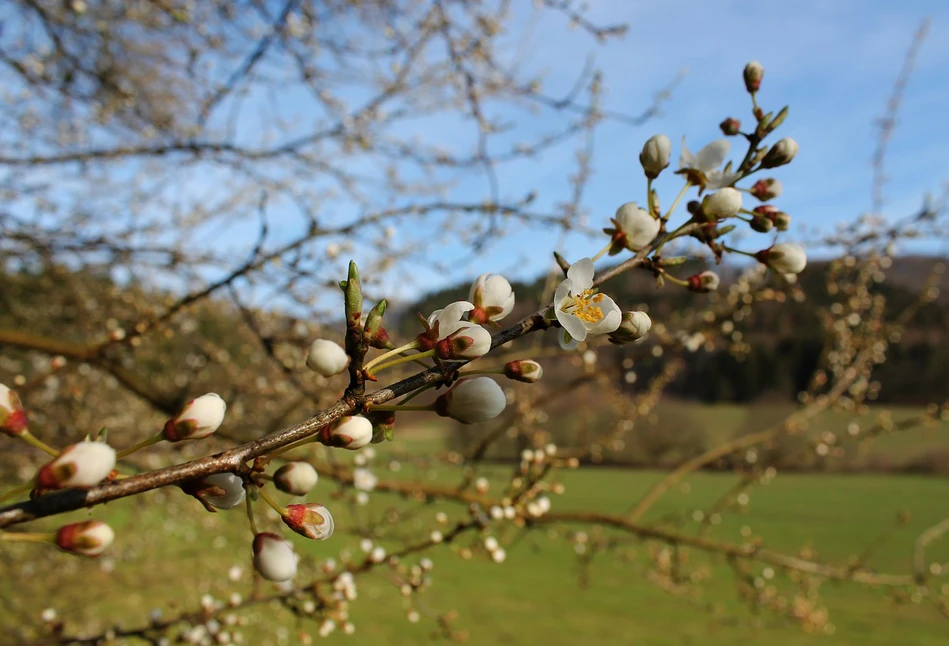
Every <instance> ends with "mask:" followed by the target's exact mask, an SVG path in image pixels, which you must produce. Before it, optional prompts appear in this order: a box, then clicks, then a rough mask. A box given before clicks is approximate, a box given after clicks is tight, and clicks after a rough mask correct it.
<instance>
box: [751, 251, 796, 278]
mask: <svg viewBox="0 0 949 646" xmlns="http://www.w3.org/2000/svg"><path fill="white" fill-rule="evenodd" d="M755 258H757V259H758V262H761V263H763V264H765V265H767V266H768V267H770V268H771V269H773V270H775V271H776V272H778V273H779V274H799V273H801V272H802V271H804V267H806V266H807V253H806V252H805V251H804V248H803V247H801V246H800V245H796V244H790V243H781V244H776V245H773V246H771V247H769V248H767V249H763V250H762V251H759V252H758V253H756V254H755Z"/></svg>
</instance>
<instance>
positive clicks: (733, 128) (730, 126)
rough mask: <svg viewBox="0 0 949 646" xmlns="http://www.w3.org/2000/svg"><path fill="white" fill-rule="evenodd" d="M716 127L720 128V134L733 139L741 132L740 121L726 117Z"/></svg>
mask: <svg viewBox="0 0 949 646" xmlns="http://www.w3.org/2000/svg"><path fill="white" fill-rule="evenodd" d="M718 127H719V128H721V130H722V133H724V134H725V135H726V136H728V137H734V136H735V135H737V134H739V133H740V132H741V121H739V120H738V119H735V118H733V117H728V118H727V119H725V120H724V121H722V122H721V123H720V124H718Z"/></svg>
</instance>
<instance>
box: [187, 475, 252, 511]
mask: <svg viewBox="0 0 949 646" xmlns="http://www.w3.org/2000/svg"><path fill="white" fill-rule="evenodd" d="M180 486H181V490H182V491H184V492H185V493H186V494H188V495H189V496H194V497H195V498H197V499H198V501H199V502H200V503H201V504H202V505H204V508H205V509H207V510H208V511H210V512H214V511H217V510H218V509H224V510H227V509H233V508H234V507H237V506H238V505H239V504H241V503H242V502H244V496H245V495H246V492H245V491H244V481H243V480H241V479H240V478H239V477H238V476H236V475H234V474H233V473H216V474H214V475H213V476H207V477H204V478H198V479H195V480H189V481H187V482H184V483H182V484H181V485H180Z"/></svg>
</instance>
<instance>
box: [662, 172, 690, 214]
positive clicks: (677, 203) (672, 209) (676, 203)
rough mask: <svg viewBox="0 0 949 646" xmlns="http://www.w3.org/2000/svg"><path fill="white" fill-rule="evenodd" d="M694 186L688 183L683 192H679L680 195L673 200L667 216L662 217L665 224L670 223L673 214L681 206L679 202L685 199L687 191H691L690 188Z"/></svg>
mask: <svg viewBox="0 0 949 646" xmlns="http://www.w3.org/2000/svg"><path fill="white" fill-rule="evenodd" d="M690 186H692V182H689V181H686V183H685V186H683V187H682V190H681V191H679V194H678V195H676V199H675V200H673V202H672V206H670V207H669V210H668V211H666V214H665V215H664V216H662V221H663V222H668V221H669V218H670V217H672V213H673V212H674V211H675V210H676V207H677V206H679V202H680V201H681V200H682V198H683V197H685V193H686V191H688V190H689V187H690Z"/></svg>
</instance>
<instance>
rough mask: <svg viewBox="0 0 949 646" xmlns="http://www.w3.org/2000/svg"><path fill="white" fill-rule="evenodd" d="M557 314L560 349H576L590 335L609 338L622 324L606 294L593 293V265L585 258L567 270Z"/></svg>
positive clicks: (558, 296)
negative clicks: (604, 335) (560, 327)
mask: <svg viewBox="0 0 949 646" xmlns="http://www.w3.org/2000/svg"><path fill="white" fill-rule="evenodd" d="M554 314H555V315H556V317H557V320H558V321H559V322H560V325H562V326H563V334H562V336H561V337H560V345H561V347H563V348H564V349H566V350H569V349H573V348H575V347H576V346H577V344H578V343H579V342H580V341H583V340H585V339H586V338H587V336H588V335H597V334H609V333H610V332H612V331H613V330H615V329H616V328H617V327H619V324H620V322H621V321H622V318H623V315H622V313H621V312H620V309H619V307H617V306H616V303H614V302H613V299H611V298H610V297H609V296H607V295H606V294H602V293H599V292H595V291H594V290H593V261H592V260H591V259H589V258H583V259H581V260H578V261H577V262H575V263H573V265H571V266H570V269H569V270H567V278H566V280H564V281H563V282H562V283H560V285H559V286H558V287H557V291H556V293H555V294H554Z"/></svg>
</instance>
